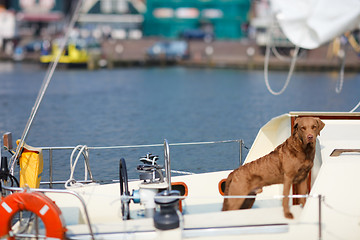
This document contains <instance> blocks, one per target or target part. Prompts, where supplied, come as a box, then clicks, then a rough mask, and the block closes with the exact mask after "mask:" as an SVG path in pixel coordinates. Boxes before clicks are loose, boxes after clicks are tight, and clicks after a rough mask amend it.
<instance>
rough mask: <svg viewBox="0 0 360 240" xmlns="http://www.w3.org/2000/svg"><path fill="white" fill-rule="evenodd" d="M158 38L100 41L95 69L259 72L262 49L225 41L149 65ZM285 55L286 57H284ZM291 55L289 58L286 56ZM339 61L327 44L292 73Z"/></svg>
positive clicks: (358, 63)
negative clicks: (181, 68)
mask: <svg viewBox="0 0 360 240" xmlns="http://www.w3.org/2000/svg"><path fill="white" fill-rule="evenodd" d="M157 41H159V39H158V38H144V39H139V40H108V41H103V42H102V44H101V48H102V59H101V60H102V64H100V66H99V67H108V68H117V67H133V66H154V65H160V66H167V65H181V66H186V67H207V68H237V69H263V68H264V59H265V55H264V52H265V47H260V46H258V45H256V44H255V43H254V42H252V41H249V40H241V41H239V40H238V41H225V40H216V41H213V42H210V43H206V42H204V41H196V40H192V41H188V44H189V51H190V57H189V58H188V59H184V60H179V61H176V62H167V61H165V60H164V61H159V62H153V61H152V62H150V61H148V60H147V59H146V50H147V49H148V48H149V47H150V46H152V45H153V44H154V43H156V42H157ZM288 55H289V54H288ZM290 55H291V54H290ZM39 56H40V53H29V54H26V55H25V56H24V59H23V60H22V61H25V62H38V61H39ZM0 60H1V61H5V60H6V61H9V60H13V58H12V56H9V55H6V54H5V53H3V52H1V53H0ZM290 61H291V56H285V55H284V56H282V57H281V58H279V57H276V56H274V55H271V56H270V59H269V69H272V70H288V69H289V66H290ZM341 62H342V61H341V58H340V57H338V56H335V55H334V54H333V53H332V46H331V44H330V43H329V44H326V45H323V46H321V47H319V48H317V49H313V50H305V49H302V50H301V51H300V53H299V56H298V59H297V61H296V69H297V70H302V71H311V70H336V71H338V70H340V68H341ZM345 70H346V71H359V70H360V56H359V55H358V54H357V53H356V52H355V51H354V50H353V49H352V48H351V46H349V47H348V49H347V51H346V58H345Z"/></svg>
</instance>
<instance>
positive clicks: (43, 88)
mask: <svg viewBox="0 0 360 240" xmlns="http://www.w3.org/2000/svg"><path fill="white" fill-rule="evenodd" d="M81 3H82V1H81V0H79V1H78V3H77V5H76V7H75V10H74V13H73V15H72V18H71V20H70V23H69V26H68V29H67V31H66V32H65V35H64V37H63V39H62V41H61V43H60V47H59V51H58V53H57V55H56V58H55V60H54V61H53V62H52V63H51V64H50V65H49V67H48V70H47V72H46V75H45V77H44V80H43V83H42V85H41V88H40V91H39V94H38V96H37V98H36V101H35V104H34V107H33V108H32V110H31V114H30V117H29V119H28V121H27V123H26V126H25V129H24V132H23V134H22V136H21V139H20V142H19V145H18V147H17V148H16V152H15V155H13V156H12V158H11V160H10V166H11V167H10V172H11V174H14V165H15V162H16V160H17V158H18V157H19V156H20V154H21V151H22V149H23V147H24V143H25V140H26V137H27V135H28V133H29V131H30V128H31V125H32V123H33V121H34V119H35V116H36V114H37V111H38V109H39V107H40V104H41V101H42V99H43V97H44V95H45V92H46V89H47V88H48V86H49V83H50V81H51V78H52V76H53V75H54V71H55V68H56V66H57V64H58V62H59V59H60V56H61V54H62V52H63V51H64V48H65V45H66V42H67V40H68V38H69V36H70V33H71V31H72V30H73V28H74V25H75V22H76V21H77V19H78V16H79V12H80V8H81V5H82V4H81ZM11 161H12V162H11Z"/></svg>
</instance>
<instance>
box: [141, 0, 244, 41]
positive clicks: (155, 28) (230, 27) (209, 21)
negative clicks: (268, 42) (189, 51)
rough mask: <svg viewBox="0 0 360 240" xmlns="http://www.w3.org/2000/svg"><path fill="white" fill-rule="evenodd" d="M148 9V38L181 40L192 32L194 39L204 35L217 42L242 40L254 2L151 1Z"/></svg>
mask: <svg viewBox="0 0 360 240" xmlns="http://www.w3.org/2000/svg"><path fill="white" fill-rule="evenodd" d="M146 7H147V11H146V14H145V15H144V35H145V36H160V37H166V38H177V37H179V36H181V35H182V34H184V31H185V32H186V31H187V32H189V30H192V31H193V32H194V37H195V36H196V35H199V36H201V34H200V33H199V31H203V32H205V33H207V34H212V35H213V36H214V38H216V39H241V38H243V37H245V36H246V30H245V29H246V26H247V24H248V13H249V9H250V0H226V1H225V0H209V1H201V0H186V1H177V0H147V1H146ZM195 30H196V31H195ZM195 34H196V35H195ZM204 35H206V34H204Z"/></svg>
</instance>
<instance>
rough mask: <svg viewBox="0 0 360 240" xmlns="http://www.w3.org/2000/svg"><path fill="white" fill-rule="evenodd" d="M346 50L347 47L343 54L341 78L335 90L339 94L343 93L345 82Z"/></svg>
mask: <svg viewBox="0 0 360 240" xmlns="http://www.w3.org/2000/svg"><path fill="white" fill-rule="evenodd" d="M346 52H347V47H345V49H344V56H341V67H340V78H339V81H338V84H337V85H336V88H335V92H336V93H337V94H339V93H341V91H342V88H343V84H344V72H345V62H346Z"/></svg>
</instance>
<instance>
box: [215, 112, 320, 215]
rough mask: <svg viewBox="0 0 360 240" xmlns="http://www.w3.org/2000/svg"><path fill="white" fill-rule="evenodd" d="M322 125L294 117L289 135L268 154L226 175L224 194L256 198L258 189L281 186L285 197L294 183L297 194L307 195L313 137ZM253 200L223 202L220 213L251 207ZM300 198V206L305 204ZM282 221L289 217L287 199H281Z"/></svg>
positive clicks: (305, 118) (313, 144)
mask: <svg viewBox="0 0 360 240" xmlns="http://www.w3.org/2000/svg"><path fill="white" fill-rule="evenodd" d="M324 126H325V124H324V123H323V122H322V121H321V120H320V119H319V118H312V117H302V118H297V119H296V120H295V123H294V131H293V133H292V135H291V136H290V137H289V138H288V139H286V141H285V142H283V143H282V144H280V145H279V146H278V147H276V148H275V150H274V151H272V152H271V153H269V154H267V155H265V156H263V157H261V158H259V159H257V160H256V161H253V162H250V163H247V164H245V165H243V166H241V167H239V168H238V169H235V170H234V171H233V172H232V173H230V174H229V176H228V178H227V180H226V185H225V195H256V193H259V192H261V190H262V187H264V186H268V185H272V184H280V183H283V184H284V190H283V195H284V196H288V195H289V193H290V188H291V185H292V184H298V186H299V188H298V190H299V194H306V193H307V176H308V174H309V172H310V170H311V168H312V166H313V161H314V157H315V144H316V137H317V135H320V131H321V130H322V129H323V127H324ZM254 201H255V199H246V200H245V199H244V198H228V199H226V198H225V199H224V203H223V209H222V210H223V211H227V210H237V209H244V208H251V207H252V205H253V203H254ZM305 201H306V199H305V198H301V199H300V203H301V204H303V205H304V204H305ZM282 205H283V209H284V215H285V217H286V218H293V215H292V213H291V212H290V210H289V198H287V197H285V198H284V199H283V203H282Z"/></svg>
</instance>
